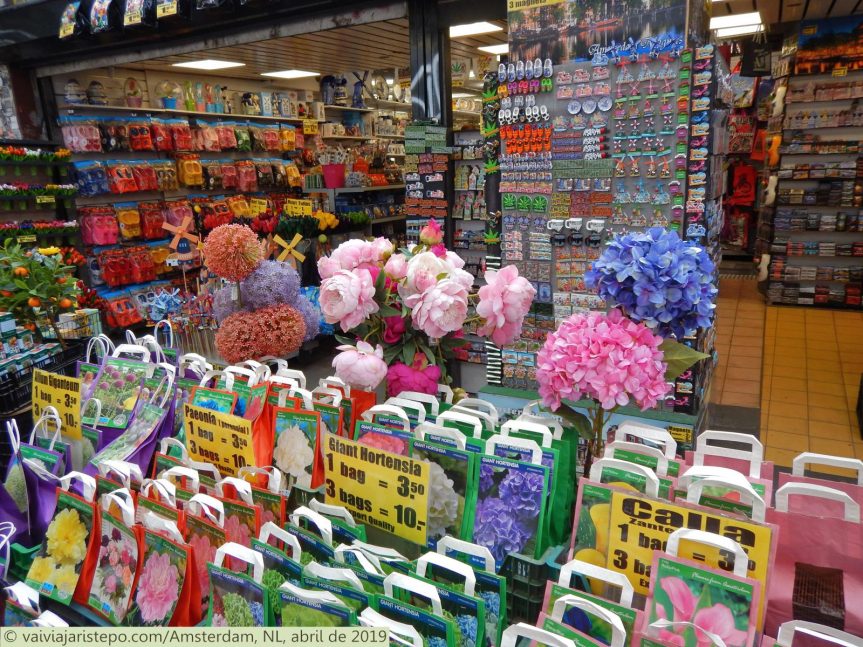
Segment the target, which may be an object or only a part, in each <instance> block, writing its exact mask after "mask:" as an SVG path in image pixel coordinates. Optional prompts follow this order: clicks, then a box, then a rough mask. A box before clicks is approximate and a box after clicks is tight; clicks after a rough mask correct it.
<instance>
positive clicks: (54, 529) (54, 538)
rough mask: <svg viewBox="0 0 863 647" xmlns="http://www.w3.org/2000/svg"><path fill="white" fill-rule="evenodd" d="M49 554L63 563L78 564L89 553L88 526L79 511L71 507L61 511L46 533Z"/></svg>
mask: <svg viewBox="0 0 863 647" xmlns="http://www.w3.org/2000/svg"><path fill="white" fill-rule="evenodd" d="M45 539H46V540H47V547H48V554H49V555H51V556H52V557H53V558H55V559H56V560H57V561H58V562H60V563H61V564H78V563H79V562H82V561H84V557H86V555H87V527H86V526H85V525H84V524H83V523H82V522H81V518H80V517H79V516H78V512H77V511H76V510H73V509H71V508H66V509H65V510H63V511H61V512H60V513H59V514H58V515H57V516H56V517H54V520H53V521H52V522H51V525H50V526H48V531H47V532H46V533H45Z"/></svg>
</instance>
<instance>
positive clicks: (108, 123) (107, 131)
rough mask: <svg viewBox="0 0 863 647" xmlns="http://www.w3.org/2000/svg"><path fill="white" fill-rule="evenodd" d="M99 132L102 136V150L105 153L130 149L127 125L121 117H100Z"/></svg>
mask: <svg viewBox="0 0 863 647" xmlns="http://www.w3.org/2000/svg"><path fill="white" fill-rule="evenodd" d="M99 133H100V136H101V138H102V150H103V151H105V152H106V153H113V152H116V151H128V150H130V148H129V126H128V123H127V121H126V120H125V119H123V118H122V117H111V118H107V117H106V118H102V119H100V120H99Z"/></svg>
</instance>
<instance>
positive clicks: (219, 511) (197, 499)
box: [187, 494, 225, 528]
mask: <svg viewBox="0 0 863 647" xmlns="http://www.w3.org/2000/svg"><path fill="white" fill-rule="evenodd" d="M187 505H188V507H187V509H188V511H189V514H197V515H198V516H202V515H203V516H204V517H206V518H208V519H209V520H210V521H212V522H213V523H214V524H216V525H217V526H218V527H219V528H224V527H225V506H224V505H223V504H222V502H221V501H219V500H218V499H216V498H215V497H211V496H210V495H209V494H195V495H194V496H193V497H192V498H191V499H189V503H188V504H187Z"/></svg>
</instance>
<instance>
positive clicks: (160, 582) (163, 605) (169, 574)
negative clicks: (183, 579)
mask: <svg viewBox="0 0 863 647" xmlns="http://www.w3.org/2000/svg"><path fill="white" fill-rule="evenodd" d="M179 597H180V574H179V573H178V572H177V567H176V566H175V565H174V564H172V563H171V558H170V556H169V555H167V554H159V553H153V554H151V555H150V557H148V558H147V561H146V562H144V568H143V570H142V571H141V577H140V579H139V580H138V592H137V593H136V594H135V602H137V603H138V607H139V608H140V609H141V620H143V621H144V622H156V621H162V620H167V618H166V616H167V615H168V614H169V613H170V612H171V610H172V609H173V608H174V605H175V604H176V603H177V600H178V599H179Z"/></svg>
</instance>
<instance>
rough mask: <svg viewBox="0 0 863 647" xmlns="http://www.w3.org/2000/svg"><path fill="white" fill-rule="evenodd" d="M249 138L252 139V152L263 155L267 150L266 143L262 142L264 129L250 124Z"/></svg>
mask: <svg viewBox="0 0 863 647" xmlns="http://www.w3.org/2000/svg"><path fill="white" fill-rule="evenodd" d="M248 129H249V137H251V139H252V150H253V151H254V152H256V153H263V152H265V151H266V150H267V145H266V142H265V141H264V128H263V126H261V125H260V124H256V123H250V124H249V126H248Z"/></svg>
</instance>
